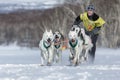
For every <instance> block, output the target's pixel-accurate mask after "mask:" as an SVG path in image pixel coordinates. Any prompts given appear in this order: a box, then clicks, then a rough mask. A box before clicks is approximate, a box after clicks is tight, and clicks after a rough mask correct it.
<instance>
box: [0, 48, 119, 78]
mask: <svg viewBox="0 0 120 80" xmlns="http://www.w3.org/2000/svg"><path fill="white" fill-rule="evenodd" d="M68 54H69V50H65V51H64V52H63V54H62V56H63V57H62V59H63V61H62V63H60V64H53V65H52V66H41V65H40V51H39V49H32V50H31V49H27V48H18V47H16V46H11V47H0V80H119V79H120V49H116V50H115V49H103V48H99V49H97V52H96V59H95V63H94V64H88V63H83V64H81V65H79V66H76V67H74V66H66V65H68V64H69V62H68Z"/></svg>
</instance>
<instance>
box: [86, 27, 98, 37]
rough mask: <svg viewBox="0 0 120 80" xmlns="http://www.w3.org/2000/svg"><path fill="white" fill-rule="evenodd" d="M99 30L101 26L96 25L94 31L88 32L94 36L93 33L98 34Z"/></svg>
mask: <svg viewBox="0 0 120 80" xmlns="http://www.w3.org/2000/svg"><path fill="white" fill-rule="evenodd" d="M99 30H100V27H96V28H95V29H93V30H92V31H87V32H86V34H88V35H90V36H93V35H95V34H97V33H98V32H99Z"/></svg>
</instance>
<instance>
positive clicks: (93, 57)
mask: <svg viewBox="0 0 120 80" xmlns="http://www.w3.org/2000/svg"><path fill="white" fill-rule="evenodd" d="M97 38H98V34H97V35H93V36H91V40H92V44H93V47H92V49H91V51H90V57H91V60H92V62H93V61H94V59H95V52H96V42H97Z"/></svg>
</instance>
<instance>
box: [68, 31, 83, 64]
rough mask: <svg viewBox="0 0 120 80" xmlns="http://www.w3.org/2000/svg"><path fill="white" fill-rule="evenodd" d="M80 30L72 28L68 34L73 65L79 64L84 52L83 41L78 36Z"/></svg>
mask: <svg viewBox="0 0 120 80" xmlns="http://www.w3.org/2000/svg"><path fill="white" fill-rule="evenodd" d="M77 33H78V32H76V31H74V30H71V31H70V32H69V34H68V36H69V43H68V46H69V48H70V55H69V60H70V62H71V63H72V64H73V65H78V64H79V61H80V59H79V58H80V55H81V53H82V47H81V46H82V44H83V41H82V40H81V39H80V38H79V37H78V34H77Z"/></svg>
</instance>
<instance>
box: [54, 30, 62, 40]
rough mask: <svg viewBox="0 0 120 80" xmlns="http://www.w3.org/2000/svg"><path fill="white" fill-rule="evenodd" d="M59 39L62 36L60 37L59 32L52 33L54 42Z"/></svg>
mask: <svg viewBox="0 0 120 80" xmlns="http://www.w3.org/2000/svg"><path fill="white" fill-rule="evenodd" d="M61 37H62V35H61V33H60V32H59V31H56V32H55V33H54V39H55V40H60V39H61Z"/></svg>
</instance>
